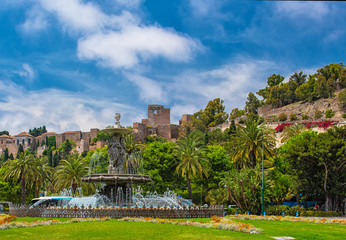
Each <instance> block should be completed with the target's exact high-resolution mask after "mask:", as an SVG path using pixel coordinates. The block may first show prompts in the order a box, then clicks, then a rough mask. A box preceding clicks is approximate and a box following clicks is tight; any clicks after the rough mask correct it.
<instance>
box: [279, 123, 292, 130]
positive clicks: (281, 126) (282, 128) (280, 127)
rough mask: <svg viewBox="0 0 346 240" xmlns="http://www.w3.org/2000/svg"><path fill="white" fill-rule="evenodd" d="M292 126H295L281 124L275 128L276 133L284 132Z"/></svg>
mask: <svg viewBox="0 0 346 240" xmlns="http://www.w3.org/2000/svg"><path fill="white" fill-rule="evenodd" d="M291 125H293V123H281V124H279V125H278V126H277V127H276V128H275V131H276V132H282V131H283V130H285V128H286V127H289V126H291Z"/></svg>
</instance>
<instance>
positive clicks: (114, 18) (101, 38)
mask: <svg viewBox="0 0 346 240" xmlns="http://www.w3.org/2000/svg"><path fill="white" fill-rule="evenodd" d="M39 1H40V3H41V7H42V8H43V9H44V10H45V11H47V12H49V13H53V15H56V16H57V18H58V20H59V22H60V23H61V24H62V26H63V27H64V29H66V30H68V31H72V32H74V33H78V34H79V36H80V37H79V40H78V49H77V54H78V56H79V58H80V59H88V60H96V61H97V62H99V63H101V64H102V65H103V66H107V67H111V68H115V69H118V68H126V69H129V68H133V67H135V66H136V67H137V66H138V64H139V63H142V62H143V61H146V60H151V59H154V58H158V57H161V58H164V59H168V60H169V61H176V62H186V61H188V60H190V59H191V57H192V55H193V53H194V52H195V51H197V50H201V49H203V47H202V45H201V44H200V42H199V41H197V40H194V39H192V38H190V37H188V36H185V35H183V34H179V33H177V32H175V31H174V30H172V29H168V28H162V27H160V26H159V25H145V24H141V20H140V19H139V18H138V17H137V16H135V15H134V14H133V13H130V12H128V11H122V12H121V13H120V14H119V15H114V14H111V15H108V14H105V13H104V12H103V11H102V10H101V9H100V8H99V6H98V5H96V4H95V3H93V2H85V1H83V0H60V1H51V0H39ZM116 3H117V4H118V5H119V4H120V5H124V4H125V5H131V6H138V5H139V4H140V3H141V1H139V0H132V1H124V0H117V1H116ZM27 21H29V20H27Z"/></svg>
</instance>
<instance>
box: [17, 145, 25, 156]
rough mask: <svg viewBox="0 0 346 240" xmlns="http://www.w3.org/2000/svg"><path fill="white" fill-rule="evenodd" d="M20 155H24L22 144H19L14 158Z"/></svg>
mask: <svg viewBox="0 0 346 240" xmlns="http://www.w3.org/2000/svg"><path fill="white" fill-rule="evenodd" d="M21 153H24V148H23V145H22V144H19V145H18V151H17V156H16V158H18V157H19V154H21Z"/></svg>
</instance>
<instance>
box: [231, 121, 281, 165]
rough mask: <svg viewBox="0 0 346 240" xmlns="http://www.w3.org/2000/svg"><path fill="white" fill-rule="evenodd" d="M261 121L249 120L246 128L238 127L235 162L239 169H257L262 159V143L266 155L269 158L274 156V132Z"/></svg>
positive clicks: (234, 154)
mask: <svg viewBox="0 0 346 240" xmlns="http://www.w3.org/2000/svg"><path fill="white" fill-rule="evenodd" d="M259 121H260V120H259V119H258V120H254V119H253V120H249V121H247V122H246V124H245V127H243V126H240V125H239V126H238V127H237V133H236V139H235V147H234V153H233V160H234V162H235V163H237V165H238V167H239V168H245V167H251V168H255V167H256V164H257V161H258V160H260V159H261V157H262V142H263V149H264V155H265V156H266V157H267V158H268V157H270V156H272V155H273V154H274V147H275V137H274V130H272V129H270V128H268V127H266V126H265V125H264V124H263V123H262V124H260V122H259Z"/></svg>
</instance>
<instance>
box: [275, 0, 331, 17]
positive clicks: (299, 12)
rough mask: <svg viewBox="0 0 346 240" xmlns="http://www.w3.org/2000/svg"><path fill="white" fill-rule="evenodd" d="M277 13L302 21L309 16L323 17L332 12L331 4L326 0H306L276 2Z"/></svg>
mask: <svg viewBox="0 0 346 240" xmlns="http://www.w3.org/2000/svg"><path fill="white" fill-rule="evenodd" d="M276 11H277V14H285V16H287V17H289V18H292V19H295V20H297V21H302V19H304V18H306V17H308V18H311V19H316V20H317V19H323V18H324V17H325V15H326V14H328V13H329V12H330V8H329V5H328V4H327V3H325V2H316V1H315V2H313V1H310V2H305V1H292V2H290V1H279V2H276Z"/></svg>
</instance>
